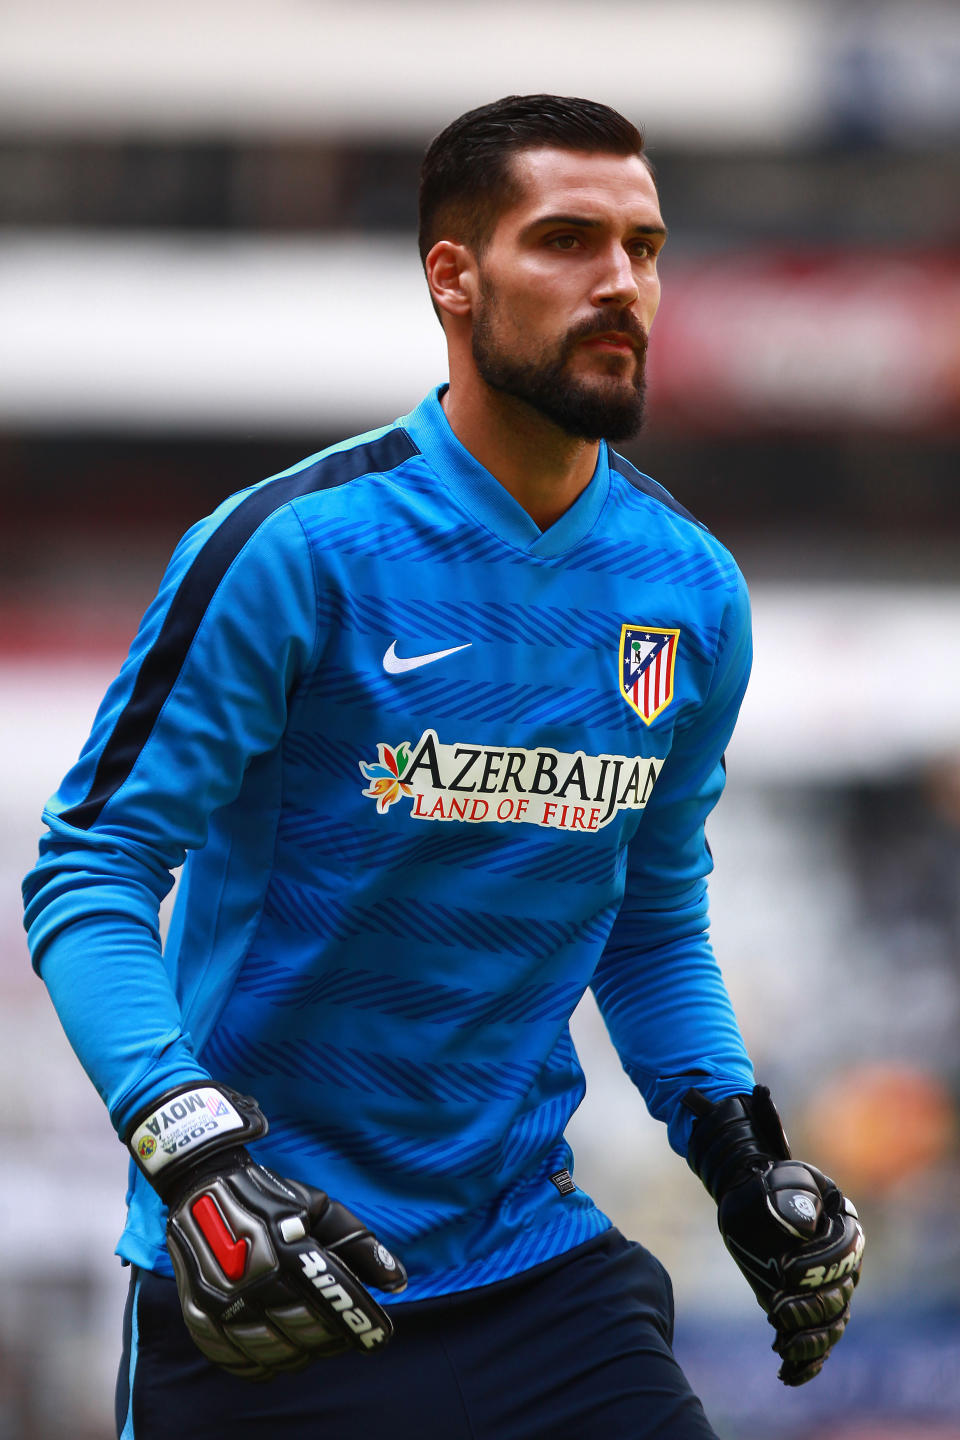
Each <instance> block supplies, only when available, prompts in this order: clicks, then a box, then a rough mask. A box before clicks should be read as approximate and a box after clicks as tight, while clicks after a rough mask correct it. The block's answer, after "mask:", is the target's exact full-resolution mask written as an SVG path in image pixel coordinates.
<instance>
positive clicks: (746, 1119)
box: [683, 1085, 790, 1203]
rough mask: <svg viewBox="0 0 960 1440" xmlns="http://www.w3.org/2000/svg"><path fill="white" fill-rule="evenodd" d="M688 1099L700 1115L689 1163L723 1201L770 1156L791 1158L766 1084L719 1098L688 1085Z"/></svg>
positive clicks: (716, 1198)
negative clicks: (744, 1093)
mask: <svg viewBox="0 0 960 1440" xmlns="http://www.w3.org/2000/svg"><path fill="white" fill-rule="evenodd" d="M683 1104H684V1105H685V1106H686V1107H687V1109H688V1110H692V1111H693V1113H694V1114H695V1115H696V1116H697V1120H696V1122H695V1124H694V1127H693V1133H692V1135H691V1137H690V1145H689V1147H688V1150H687V1163H688V1164H689V1166H690V1168H691V1170H693V1172H694V1174H696V1175H698V1176H699V1177H700V1179H701V1180H702V1181H703V1183H704V1185H705V1186H706V1187H707V1189H708V1190H709V1191H710V1194H711V1195H712V1196H713V1198H714V1200H716V1201H717V1202H718V1203H719V1201H720V1199H721V1197H722V1196H723V1195H725V1194H726V1192H727V1191H728V1190H729V1189H730V1188H731V1187H732V1186H734V1185H738V1184H740V1183H741V1181H743V1180H746V1179H748V1178H749V1177H750V1175H751V1174H753V1173H754V1171H756V1170H763V1169H765V1168H766V1166H767V1165H768V1164H769V1163H770V1161H771V1160H789V1159H790V1146H789V1145H788V1143H787V1137H786V1135H785V1134H784V1133H783V1125H782V1124H781V1122H780V1116H779V1115H778V1114H777V1109H776V1106H775V1105H774V1103H773V1101H772V1100H771V1099H770V1091H769V1090H768V1089H767V1087H766V1086H765V1085H757V1086H755V1088H754V1090H753V1093H752V1094H750V1095H731V1096H730V1097H729V1098H728V1099H726V1100H721V1101H719V1102H717V1103H714V1102H713V1101H711V1100H708V1099H707V1097H706V1096H705V1095H704V1094H703V1093H702V1092H701V1091H699V1090H696V1089H692V1090H688V1091H687V1093H686V1095H684V1097H683Z"/></svg>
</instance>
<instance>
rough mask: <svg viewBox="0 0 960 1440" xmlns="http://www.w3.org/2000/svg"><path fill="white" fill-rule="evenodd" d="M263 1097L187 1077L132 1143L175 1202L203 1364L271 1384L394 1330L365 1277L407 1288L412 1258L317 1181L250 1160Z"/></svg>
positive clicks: (178, 1260)
mask: <svg viewBox="0 0 960 1440" xmlns="http://www.w3.org/2000/svg"><path fill="white" fill-rule="evenodd" d="M266 1133H267V1121H266V1118H265V1117H264V1115H263V1114H262V1112H261V1111H260V1109H259V1107H258V1106H257V1104H256V1101H254V1100H251V1099H250V1098H249V1097H248V1096H244V1095H238V1094H237V1093H236V1092H235V1091H233V1090H229V1089H228V1088H227V1087H226V1086H223V1085H212V1084H209V1085H207V1084H199V1085H191V1086H180V1087H178V1088H177V1089H175V1090H171V1091H169V1092H168V1093H167V1094H166V1095H164V1096H163V1097H162V1098H161V1099H160V1100H159V1101H157V1102H156V1103H155V1104H153V1105H152V1106H151V1107H150V1110H149V1111H147V1112H146V1113H141V1115H140V1116H139V1117H138V1118H137V1119H136V1120H135V1121H134V1123H133V1126H132V1129H131V1133H130V1136H129V1140H128V1145H129V1148H130V1152H131V1154H132V1155H133V1158H134V1160H135V1161H136V1163H137V1165H138V1166H139V1167H140V1169H141V1170H142V1171H143V1173H144V1174H145V1175H146V1177H147V1179H148V1180H149V1181H150V1183H151V1185H152V1186H153V1188H154V1189H155V1190H156V1191H157V1193H158V1195H159V1196H160V1198H161V1200H162V1201H163V1202H164V1204H165V1205H166V1206H167V1209H168V1219H167V1245H168V1248H169V1251H170V1257H171V1259H172V1261H173V1268H174V1273H175V1275H176V1277H177V1288H178V1290H179V1293H180V1305H181V1308H182V1310H183V1318H184V1321H185V1323H186V1326H187V1329H188V1331H189V1332H190V1335H191V1337H192V1338H193V1340H194V1342H195V1343H196V1344H197V1345H198V1346H199V1348H200V1349H201V1350H202V1351H203V1353H204V1355H206V1356H207V1358H208V1359H210V1360H213V1361H215V1362H216V1363H217V1364H218V1365H221V1366H222V1367H223V1368H224V1369H225V1370H229V1371H230V1372H231V1373H232V1374H234V1375H243V1376H246V1377H247V1378H249V1379H252V1380H267V1379H270V1378H271V1377H272V1376H273V1375H275V1374H276V1373H277V1372H278V1371H281V1370H300V1369H302V1368H303V1366H305V1365H307V1364H309V1363H310V1361H311V1360H313V1359H315V1358H316V1357H318V1356H322V1355H337V1354H340V1353H341V1352H342V1351H345V1350H349V1349H355V1350H360V1351H363V1352H372V1351H374V1350H377V1349H379V1347H380V1346H381V1345H384V1344H386V1342H387V1340H389V1338H390V1336H391V1335H392V1333H393V1326H392V1325H391V1323H390V1319H389V1316H388V1315H387V1313H386V1311H385V1310H383V1309H382V1308H381V1306H380V1305H378V1304H377V1302H376V1301H375V1300H374V1299H373V1297H372V1295H370V1294H369V1293H368V1292H367V1290H366V1289H365V1288H364V1287H365V1286H366V1285H376V1286H378V1287H379V1288H380V1289H381V1290H390V1291H399V1290H402V1289H403V1288H404V1286H405V1285H406V1283H407V1277H406V1272H405V1271H404V1268H403V1266H402V1265H401V1263H400V1262H399V1260H397V1259H396V1258H395V1257H394V1256H393V1255H391V1254H390V1252H389V1250H387V1249H386V1247H385V1246H383V1245H381V1244H379V1242H378V1241H377V1240H376V1239H375V1238H374V1237H373V1236H372V1235H371V1234H370V1232H369V1230H367V1228H366V1227H365V1226H364V1225H363V1223H362V1222H361V1221H360V1220H358V1219H357V1217H356V1216H355V1215H353V1214H351V1212H350V1211H349V1210H347V1209H346V1208H345V1207H344V1206H343V1205H340V1204H338V1203H337V1202H336V1201H335V1200H331V1199H330V1198H329V1196H328V1195H326V1194H325V1193H324V1192H323V1191H322V1190H316V1189H314V1188H313V1187H312V1186H310V1185H303V1184H301V1183H299V1182H298V1181H295V1180H281V1179H280V1178H279V1177H278V1176H276V1175H274V1174H273V1173H272V1172H271V1171H269V1170H266V1169H264V1167H263V1166H262V1165H258V1164H257V1163H256V1162H255V1161H254V1160H252V1159H251V1157H250V1155H249V1154H248V1153H247V1151H246V1149H245V1148H244V1142H245V1141H247V1140H256V1139H258V1138H259V1137H260V1136H262V1135H265V1134H266Z"/></svg>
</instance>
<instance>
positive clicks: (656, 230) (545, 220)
mask: <svg viewBox="0 0 960 1440" xmlns="http://www.w3.org/2000/svg"><path fill="white" fill-rule="evenodd" d="M605 223H606V222H605V221H603V220H595V219H593V218H592V217H591V216H588V215H538V216H537V218H536V219H535V220H531V221H530V224H529V225H526V226H525V227H524V229H525V230H527V231H530V230H540V229H542V228H543V227H544V226H545V225H571V226H576V227H577V228H578V229H580V230H599V229H601V228H602V227H603V225H604V224H605ZM630 233H631V235H662V236H663V237H664V238H666V234H667V227H666V225H631V226H630Z"/></svg>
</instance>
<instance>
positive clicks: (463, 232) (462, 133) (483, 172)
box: [419, 95, 649, 260]
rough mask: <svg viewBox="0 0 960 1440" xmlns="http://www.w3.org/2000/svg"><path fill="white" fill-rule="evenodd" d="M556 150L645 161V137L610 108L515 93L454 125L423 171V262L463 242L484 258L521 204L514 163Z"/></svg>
mask: <svg viewBox="0 0 960 1440" xmlns="http://www.w3.org/2000/svg"><path fill="white" fill-rule="evenodd" d="M546 145H552V146H554V147H556V148H557V149H559V150H585V151H589V152H596V153H598V154H603V155H642V156H643V159H644V163H645V164H647V166H648V168H649V161H648V160H647V157H646V155H644V153H643V134H642V133H641V131H640V130H638V129H637V127H636V125H632V124H631V123H630V121H629V120H626V119H625V118H624V117H623V116H622V115H621V114H619V112H618V111H616V110H611V108H610V107H609V105H600V104H598V103H597V101H595V100H580V99H577V98H576V97H573V96H567V95H507V96H506V97H505V98H504V99H503V100H494V101H493V102H492V103H491V104H489V105H481V106H480V107H479V108H478V109H476V110H468V111H467V113H466V114H465V115H461V116H460V117H459V119H457V120H454V121H453V122H452V123H451V124H449V125H448V126H447V128H446V129H445V130H443V131H441V133H440V134H439V135H438V136H437V137H436V139H435V140H433V141H432V142H431V144H430V146H429V148H428V149H427V153H426V155H425V156H424V158H423V165H422V167H421V170H420V233H419V243H420V258H421V260H425V259H426V257H427V254H428V253H429V251H430V250H431V249H432V248H433V246H434V245H435V244H436V243H437V241H438V240H441V239H443V238H444V237H445V236H446V237H449V238H451V239H453V238H456V239H457V240H459V241H460V242H461V243H463V244H466V245H469V246H470V248H471V250H473V251H474V252H475V253H476V254H480V253H481V252H482V250H483V248H484V246H485V245H486V244H487V242H488V241H489V239H490V237H491V236H492V234H493V232H494V230H495V228H496V224H497V220H498V218H499V216H500V215H501V214H502V212H503V211H504V210H505V209H506V208H507V206H508V205H510V204H513V203H515V202H516V201H517V200H519V198H520V189H519V186H518V184H517V181H516V178H515V177H514V175H513V172H512V168H511V164H510V161H511V159H512V157H513V156H514V155H515V154H516V153H517V152H518V151H520V150H533V149H537V148H539V147H540V146H546Z"/></svg>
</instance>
